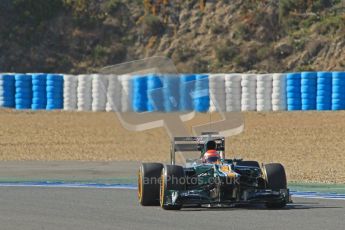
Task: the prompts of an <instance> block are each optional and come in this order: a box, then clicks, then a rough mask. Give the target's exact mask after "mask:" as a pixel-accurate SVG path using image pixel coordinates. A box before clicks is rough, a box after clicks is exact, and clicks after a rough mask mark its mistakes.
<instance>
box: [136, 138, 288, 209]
mask: <svg viewBox="0 0 345 230" xmlns="http://www.w3.org/2000/svg"><path fill="white" fill-rule="evenodd" d="M224 146H225V138H224V137H221V136H218V135H215V134H214V133H206V134H203V135H201V136H199V137H175V138H174V140H173V141H172V145H171V164H170V165H163V164H161V163H143V164H142V165H141V167H140V169H139V173H138V198H139V202H140V204H141V205H143V206H155V205H157V206H158V205H160V206H161V207H162V208H163V209H167V210H178V209H181V208H182V207H204V206H205V207H233V206H235V205H236V204H265V205H266V207H267V208H283V207H284V206H286V204H287V203H289V202H290V201H291V200H290V194H289V190H288V189H287V182H286V175H285V170H284V167H283V166H282V165H281V164H279V163H271V164H265V165H260V164H259V163H258V162H256V161H244V160H241V159H225V157H224V153H225V147H224ZM177 152H179V153H183V154H184V155H183V159H184V165H185V167H182V166H180V165H177V164H176V163H175V160H176V159H175V158H176V156H177V154H176V153H177ZM195 153H197V155H198V156H199V157H197V158H193V157H192V158H191V156H195ZM215 154H218V155H219V157H217V155H215ZM206 155H208V156H210V157H209V158H207V159H206V157H205V156H206Z"/></svg>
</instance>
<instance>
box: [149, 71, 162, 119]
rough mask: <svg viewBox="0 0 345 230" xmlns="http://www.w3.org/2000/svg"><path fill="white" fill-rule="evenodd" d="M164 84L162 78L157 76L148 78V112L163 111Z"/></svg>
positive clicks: (152, 75)
mask: <svg viewBox="0 0 345 230" xmlns="http://www.w3.org/2000/svg"><path fill="white" fill-rule="evenodd" d="M162 88H163V83H162V79H161V77H159V76H158V75H156V74H150V75H148V76H147V111H149V112H153V111H163V110H164V106H163V105H164V98H163V89H162Z"/></svg>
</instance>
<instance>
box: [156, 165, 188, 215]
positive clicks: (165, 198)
mask: <svg viewBox="0 0 345 230" xmlns="http://www.w3.org/2000/svg"><path fill="white" fill-rule="evenodd" d="M160 183H161V184H160V196H159V201H160V206H161V207H162V208H163V209H165V210H179V209H181V207H182V205H181V204H176V203H174V204H172V198H171V196H169V194H168V193H169V191H170V190H174V191H182V190H185V186H186V184H185V183H186V181H185V173H184V169H183V167H182V166H179V165H165V166H164V167H163V169H162V173H161V181H160Z"/></svg>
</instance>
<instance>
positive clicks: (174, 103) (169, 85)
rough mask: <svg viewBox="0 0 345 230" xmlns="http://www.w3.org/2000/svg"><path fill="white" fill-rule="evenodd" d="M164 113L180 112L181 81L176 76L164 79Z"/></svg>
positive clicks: (166, 76)
mask: <svg viewBox="0 0 345 230" xmlns="http://www.w3.org/2000/svg"><path fill="white" fill-rule="evenodd" d="M163 86H164V88H163V98H164V105H163V106H164V111H165V112H174V111H178V110H179V107H180V95H179V90H180V88H179V87H180V79H179V77H178V76H176V75H165V76H164V78H163Z"/></svg>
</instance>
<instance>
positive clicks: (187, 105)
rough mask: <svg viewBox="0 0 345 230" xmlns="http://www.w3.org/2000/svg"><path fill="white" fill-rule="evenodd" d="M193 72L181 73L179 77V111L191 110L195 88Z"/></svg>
mask: <svg viewBox="0 0 345 230" xmlns="http://www.w3.org/2000/svg"><path fill="white" fill-rule="evenodd" d="M195 80H196V77H195V75H194V74H182V75H181V77H180V93H179V94H180V111H182V112H186V111H193V109H194V103H193V100H194V99H193V92H194V90H195Z"/></svg>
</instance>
